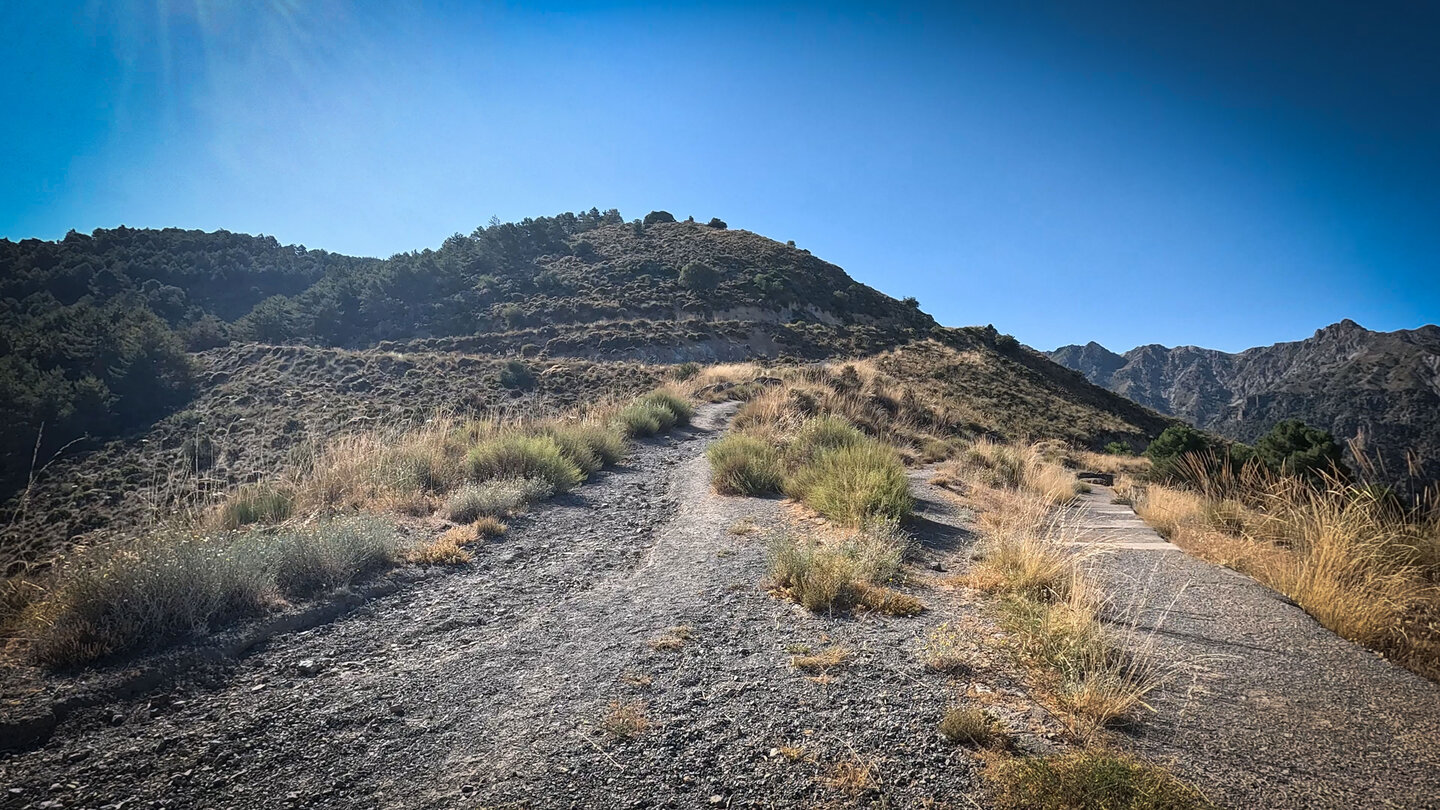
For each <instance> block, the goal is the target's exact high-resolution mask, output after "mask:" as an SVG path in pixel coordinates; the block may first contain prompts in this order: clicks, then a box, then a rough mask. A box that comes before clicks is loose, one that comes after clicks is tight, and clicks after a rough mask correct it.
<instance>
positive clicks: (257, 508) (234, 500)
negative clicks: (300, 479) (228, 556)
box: [218, 482, 295, 529]
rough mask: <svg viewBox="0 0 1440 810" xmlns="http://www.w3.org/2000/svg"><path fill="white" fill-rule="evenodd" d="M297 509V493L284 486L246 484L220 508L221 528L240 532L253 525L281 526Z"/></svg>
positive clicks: (233, 493) (264, 483)
mask: <svg viewBox="0 0 1440 810" xmlns="http://www.w3.org/2000/svg"><path fill="white" fill-rule="evenodd" d="M294 508H295V491H294V490H293V489H291V488H290V487H288V486H286V485H283V484H276V483H272V482H260V483H255V484H246V485H245V486H242V487H240V488H239V489H237V490H235V491H234V492H232V493H230V497H229V498H227V499H226V500H225V502H224V503H223V504H221V505H220V516H219V520H218V523H219V527H220V528H222V529H238V528H240V527H241V526H249V525H250V524H252V523H279V522H280V521H282V520H285V519H286V518H288V517H290V514H291V512H292V511H294Z"/></svg>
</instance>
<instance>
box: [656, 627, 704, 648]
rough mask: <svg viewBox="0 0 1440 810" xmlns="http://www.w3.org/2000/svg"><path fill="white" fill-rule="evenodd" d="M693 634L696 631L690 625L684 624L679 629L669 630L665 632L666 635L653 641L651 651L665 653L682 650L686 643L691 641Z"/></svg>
mask: <svg viewBox="0 0 1440 810" xmlns="http://www.w3.org/2000/svg"><path fill="white" fill-rule="evenodd" d="M693 632H694V631H693V630H692V628H691V627H690V626H689V625H683V624H682V625H679V626H678V627H672V628H670V629H669V630H667V631H665V634H664V635H662V636H660V637H659V638H657V639H653V640H651V642H650V649H652V650H660V651H663V652H673V651H675V650H678V649H680V648H681V647H684V646H685V642H687V641H689V640H690V635H691V633H693Z"/></svg>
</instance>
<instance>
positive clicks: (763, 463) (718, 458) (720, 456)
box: [705, 433, 784, 495]
mask: <svg viewBox="0 0 1440 810" xmlns="http://www.w3.org/2000/svg"><path fill="white" fill-rule="evenodd" d="M705 457H706V458H708V459H709V460H710V471H711V478H710V480H711V483H712V484H713V486H714V487H715V491H716V492H718V493H720V494H721V495H769V494H772V493H776V492H779V491H780V485H781V482H782V481H783V479H784V470H783V468H782V467H781V465H780V453H779V451H777V450H776V449H775V447H774V446H773V445H771V444H770V443H769V442H767V441H764V440H763V439H758V438H756V437H754V436H747V435H745V434H743V433H732V434H730V435H729V436H726V437H725V438H723V439H720V440H719V441H717V442H715V443H714V444H712V445H710V447H709V448H708V449H707V450H706V451H705Z"/></svg>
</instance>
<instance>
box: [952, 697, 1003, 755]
mask: <svg viewBox="0 0 1440 810" xmlns="http://www.w3.org/2000/svg"><path fill="white" fill-rule="evenodd" d="M940 735H941V736H943V737H944V738H945V739H947V740H949V741H950V742H953V743H958V744H960V745H974V746H986V745H989V744H991V743H992V742H995V741H996V740H997V739H999V738H1000V737H1001V733H1000V729H999V722H998V721H997V720H996V719H995V717H994V716H993V715H991V714H990V713H989V712H987V711H985V710H984V709H981V708H978V707H975V706H957V707H955V708H952V709H950V710H948V711H946V712H945V717H944V719H942V720H941V721H940Z"/></svg>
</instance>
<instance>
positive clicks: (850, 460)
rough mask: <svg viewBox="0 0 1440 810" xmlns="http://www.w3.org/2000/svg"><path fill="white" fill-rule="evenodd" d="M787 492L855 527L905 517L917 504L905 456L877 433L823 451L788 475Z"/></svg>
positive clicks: (832, 517)
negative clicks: (852, 443)
mask: <svg viewBox="0 0 1440 810" xmlns="http://www.w3.org/2000/svg"><path fill="white" fill-rule="evenodd" d="M785 494H787V495H789V496H790V497H792V498H795V499H796V500H798V501H801V502H802V503H804V504H805V505H806V506H808V507H810V508H811V509H814V510H815V511H816V512H819V513H820V514H822V515H824V516H825V517H827V518H829V519H831V520H833V521H835V522H836V523H839V524H840V525H842V526H850V527H860V526H864V525H865V524H867V523H869V522H871V521H872V520H876V519H882V520H902V519H904V518H905V517H907V516H909V514H910V510H911V508H912V507H913V505H914V504H913V501H912V500H911V498H910V479H909V477H908V476H907V475H906V474H905V466H904V465H903V464H902V463H901V462H900V457H899V456H898V455H896V453H895V451H894V450H893V449H891V448H889V447H887V446H885V445H883V444H881V443H879V442H877V441H874V440H873V439H867V440H866V441H865V442H863V443H861V444H857V445H852V446H849V447H839V448H836V449H833V450H826V451H823V452H821V453H820V454H819V455H817V456H816V457H815V458H814V459H813V460H811V461H809V462H808V463H806V464H804V465H803V466H801V467H800V468H799V469H797V470H796V471H795V472H794V473H793V474H791V475H790V476H789V477H788V478H787V479H786V480H785Z"/></svg>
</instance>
